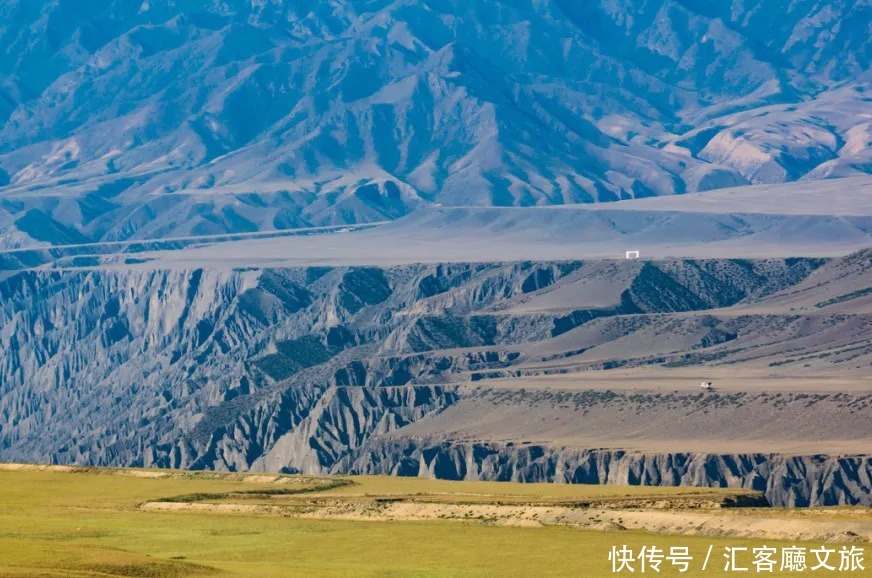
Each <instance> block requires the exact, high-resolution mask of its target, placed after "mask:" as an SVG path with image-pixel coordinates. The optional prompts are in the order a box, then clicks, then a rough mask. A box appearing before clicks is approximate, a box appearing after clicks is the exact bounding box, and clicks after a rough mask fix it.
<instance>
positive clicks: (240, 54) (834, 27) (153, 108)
mask: <svg viewBox="0 0 872 578" xmlns="http://www.w3.org/2000/svg"><path fill="white" fill-rule="evenodd" d="M870 38H872V2H870V1H869V0H767V1H765V2H764V1H762V0H733V1H731V2H726V1H721V2H711V1H706V0H589V1H585V2H574V1H571V0H508V1H505V0H466V1H460V0H414V1H413V0H359V1H339V0H318V1H316V0H296V1H287V0H214V1H208V2H207V1H205V0H142V1H141V2H128V1H122V0H47V1H43V2H31V1H29V0H7V1H6V2H3V3H2V5H0V248H6V249H10V248H20V247H33V246H45V245H64V244H76V243H91V242H98V241H118V240H128V239H170V238H175V237H180V236H198V235H210V234H223V233H228V232H232V233H244V232H255V231H270V230H275V229H289V228H297V227H307V226H319V225H341V224H349V223H365V222H375V221H384V220H393V219H395V218H397V217H400V216H403V215H406V214H408V213H409V212H411V211H413V210H415V209H417V208H420V207H423V206H431V205H444V206H483V207H488V206H539V205H561V204H570V203H591V202H603V201H615V200H619V199H629V198H638V197H648V196H655V195H670V194H682V193H687V192H695V191H705V190H710V189H716V188H723V187H731V186H741V185H746V184H763V183H782V182H792V181H801V180H814V179H823V178H834V177H845V176H854V175H861V174H868V173H869V172H872V106H870V97H872V73H870V59H872V42H870Z"/></svg>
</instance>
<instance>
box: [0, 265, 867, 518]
mask: <svg viewBox="0 0 872 578" xmlns="http://www.w3.org/2000/svg"><path fill="white" fill-rule="evenodd" d="M857 259H858V258H857V257H854V258H853V261H851V262H852V263H854V265H856V267H854V265H852V267H854V269H857V268H858V267H859V269H857V271H854V270H853V269H851V271H849V272H848V273H844V275H848V274H849V273H850V274H851V275H859V274H860V273H862V272H863V271H866V270H867V269H868V268H869V264H868V261H869V260H868V256H866V257H864V258H863V259H860V261H858V260H857ZM861 261H862V262H861ZM857 263H860V264H859V265H857ZM839 267H843V268H844V264H843V263H840V262H838V260H836V261H829V262H825V261H821V260H813V259H787V260H764V261H743V260H707V261H688V260H674V261H664V262H658V263H640V262H634V261H627V262H604V261H603V262H560V263H544V262H543V263H529V262H527V263H510V264H504V263H481V264H458V265H415V266H403V267H393V268H307V269H276V270H234V271H229V270H228V271H215V270H195V271H188V272H185V271H160V270H146V269H137V268H135V267H132V268H129V269H117V270H75V271H72V270H71V271H28V272H22V273H18V274H15V275H12V276H10V277H8V278H7V279H5V280H3V281H2V282H0V460H4V461H32V462H50V463H78V464H93V465H132V466H158V467H175V468H214V469H221V470H252V469H254V470H270V471H279V470H282V471H300V472H307V473H323V472H335V473H340V472H367V473H375V472H385V473H393V474H398V475H432V476H437V477H445V478H452V479H453V478H474V479H517V480H527V481H546V480H548V481H569V482H575V483H641V484H667V485H669V484H679V483H681V484H698V485H726V486H731V487H752V488H755V489H763V488H765V490H766V492H767V496H768V497H769V499H770V501H772V503H774V504H816V503H868V500H869V498H868V496H869V493H870V481H869V479H870V473H869V471H870V465H869V464H870V462H869V458H865V457H857V458H836V457H797V458H788V457H782V456H778V455H762V454H748V455H733V454H730V455H723V456H711V455H703V454H690V453H669V454H655V453H650V454H634V453H627V452H623V451H620V450H608V451H606V450H592V449H589V448H590V447H591V446H578V447H575V448H570V449H566V448H563V449H561V448H559V447H557V446H556V445H554V444H551V445H549V444H541V443H536V444H526V445H524V444H520V443H516V444H515V445H511V444H508V443H496V442H493V441H488V440H487V439H485V441H481V442H479V440H476V439H469V438H464V437H461V436H459V435H456V432H453V431H451V428H450V427H448V428H444V429H442V430H441V431H440V436H441V437H440V436H437V437H435V438H434V437H433V435H432V434H433V432H430V434H428V436H429V437H427V438H426V439H427V441H426V442H423V441H421V439H423V438H420V437H415V436H412V435H409V434H408V432H407V431H406V430H407V429H408V428H409V427H411V426H412V425H414V424H420V423H422V422H423V421H425V420H428V419H431V418H432V417H433V416H438V415H448V413H446V412H448V411H449V410H453V409H455V408H457V407H458V404H459V403H460V402H461V401H462V400H464V399H467V398H469V397H470V396H471V395H476V394H475V393H474V392H475V389H474V388H471V387H470V386H469V384H470V383H477V382H479V381H483V382H487V380H488V379H489V378H491V377H505V376H537V375H538V376H541V375H545V374H549V373H561V372H568V371H581V370H585V371H590V370H599V369H604V368H609V367H648V366H661V365H672V366H681V365H694V364H699V363H709V364H712V363H727V364H742V363H746V362H747V360H760V359H763V360H769V359H771V360H772V362H771V363H783V362H785V361H784V360H785V358H784V355H786V353H785V352H791V353H790V355H793V356H794V357H795V360H794V359H793V358H789V359H788V361H786V362H787V363H809V361H808V360H810V359H818V360H823V359H825V360H826V363H837V364H838V363H849V362H850V363H851V364H854V365H856V364H858V363H860V364H866V365H868V364H869V363H870V361H872V346H870V345H869V339H868V331H867V330H866V329H865V328H866V327H867V326H868V324H869V322H870V319H872V318H870V316H869V315H867V314H866V313H865V312H864V310H859V311H857V310H852V311H849V312H846V313H845V312H841V311H835V312H833V313H828V311H829V309H827V308H832V307H840V306H841V305H840V304H841V303H843V302H847V303H848V305H850V304H851V299H852V298H848V297H850V295H848V297H845V298H844V299H841V298H840V299H841V301H839V300H836V301H834V303H836V305H830V304H825V305H823V306H822V307H823V309H824V313H825V314H824V315H821V314H817V315H809V314H807V313H804V312H802V311H800V310H798V311H793V310H789V311H784V312H779V311H776V310H773V309H772V308H771V307H770V308H768V309H766V310H764V311H761V312H760V313H756V312H750V313H749V312H745V313H742V314H735V313H733V314H728V315H725V314H721V313H718V312H717V311H716V310H717V309H718V308H724V307H730V306H733V305H736V304H753V303H755V302H756V301H759V300H761V299H766V298H768V297H769V296H772V295H778V294H781V293H784V294H786V295H789V294H791V293H790V292H791V291H793V290H794V289H793V288H794V287H797V286H798V285H800V284H803V283H805V284H806V285H807V286H812V287H813V286H814V278H813V277H814V276H815V275H819V274H821V273H820V272H821V271H824V272H826V271H829V270H839V269H838V268H839ZM839 271H840V270H839ZM845 271H847V269H845ZM858 271H859V272H858ZM831 272H832V271H831ZM840 274H842V273H840ZM860 295H862V294H860ZM831 301H832V300H831ZM826 331H829V332H835V333H837V334H838V337H833V338H829V337H828V338H827V339H826V340H818V341H814V342H812V341H811V340H814V339H815V337H816V336H817V335H819V334H821V332H826ZM616 344H617V345H616ZM800 345H801V347H800ZM799 351H801V354H800V353H796V352H799ZM487 387H491V386H487ZM511 395H512V396H515V397H517V396H520V398H519V399H517V400H515V401H513V403H516V404H518V403H520V404H525V403H533V401H535V399H537V398H535V399H534V397H530V396H527V397H524V396H525V395H526V394H524V393H523V392H520V393H519V392H514V393H512V394H511ZM566 395H568V394H564V393H560V392H557V396H558V398H559V399H561V400H563V399H564V398H565V397H566ZM694 395H695V394H694ZM595 397H596V396H594V398H595ZM606 397H607V398H608V396H606ZM849 397H850V396H849ZM494 399H497V400H499V399H500V398H499V396H497V397H495V398H494ZM513 399H514V397H513ZM567 399H568V398H567ZM592 399H593V398H592ZM609 399H610V400H611V401H608V403H611V404H612V405H614V404H618V405H621V404H625V403H626V404H629V403H631V401H632V400H628V399H625V400H623V401H622V400H621V399H623V398H620V399H619V398H615V397H612V398H609ZM693 399H694V400H695V399H696V398H695V397H694V398H693ZM712 399H713V398H712ZM594 401H596V400H595V399H594ZM697 401H698V400H697ZM697 401H693V400H691V401H688V400H681V399H670V400H667V401H666V402H665V403H666V404H667V405H664V406H663V407H664V408H666V409H669V408H671V407H673V406H674V407H676V408H678V407H683V406H682V405H681V404H685V405H687V404H688V403H697ZM733 401H735V400H731V399H727V398H724V399H722V400H720V401H719V403H720V404H730V403H733ZM836 401H837V402H838V403H839V404H842V406H844V408H845V410H844V411H846V412H847V411H850V412H851V415H853V416H855V418H856V419H861V418H862V417H863V416H864V415H866V416H868V415H869V412H870V407H872V399H870V398H867V397H863V396H858V395H855V396H853V397H850V399H848V398H845V399H843V400H836ZM788 402H789V403H788ZM561 403H562V402H561ZM585 403H586V402H585ZM632 403H637V402H636V401H632ZM755 403H759V404H764V405H765V404H768V405H767V407H769V406H771V407H772V408H773V411H781V410H782V408H783V407H787V406H790V407H794V406H796V404H797V403H799V401H798V400H793V399H790V400H786V401H785V400H783V399H781V398H778V397H777V396H774V397H773V398H772V399H768V398H767V399H761V400H757V401H756V402H755ZM785 403H786V404H787V405H786V406H785V405H783V404H785ZM803 403H805V402H803ZM834 403H835V402H834ZM790 404H793V405H790ZM576 405H577V403H576ZM555 407H556V406H555ZM809 407H811V408H812V409H811V410H809V411H813V410H814V409H815V408H814V407H812V404H811V403H809ZM834 407H836V406H834ZM839 407H841V406H839ZM546 409H547V408H546ZM837 409H838V407H836V410H837ZM495 411H500V409H499V405H497V406H496V409H495ZM664 411H665V410H664ZM700 411H707V410H706V409H705V408H703V407H700ZM834 411H835V410H834ZM631 413H632V412H628V414H627V415H630V414H631ZM637 419H644V418H637ZM867 421H868V420H867ZM579 423H583V422H579ZM852 423H853V422H852ZM858 423H859V422H858ZM518 427H519V428H521V429H520V430H519V431H518V432H516V434H515V435H516V436H517V442H521V441H523V439H524V438H523V436H524V435H525V433H524V430H523V427H522V424H518ZM525 427H526V426H525ZM858 435H865V433H863V432H861V433H860V434H858ZM505 439H514V437H510V438H505Z"/></svg>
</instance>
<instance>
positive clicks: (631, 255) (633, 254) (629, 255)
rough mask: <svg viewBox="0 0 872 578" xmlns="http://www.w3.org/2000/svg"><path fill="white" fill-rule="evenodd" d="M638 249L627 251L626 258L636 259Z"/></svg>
mask: <svg viewBox="0 0 872 578" xmlns="http://www.w3.org/2000/svg"><path fill="white" fill-rule="evenodd" d="M638 258H639V251H627V259H638Z"/></svg>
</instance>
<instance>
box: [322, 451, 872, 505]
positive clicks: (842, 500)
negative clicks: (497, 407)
mask: <svg viewBox="0 0 872 578" xmlns="http://www.w3.org/2000/svg"><path fill="white" fill-rule="evenodd" d="M334 469H336V470H338V471H347V472H350V473H360V474H386V475H395V476H396V475H400V476H424V477H431V478H439V479H446V480H491V481H515V482H559V483H567V484H632V485H645V486H678V485H691V486H706V487H721V488H745V489H751V490H757V491H762V492H763V493H764V495H765V496H766V499H767V500H768V502H769V504H771V505H774V506H818V505H863V506H872V493H870V492H872V457H869V456H840V457H831V456H822V455H815V456H784V455H763V454H732V455H724V454H721V455H718V454H688V453H666V454H646V453H638V452H626V451H623V450H578V449H572V448H550V447H543V446H538V445H520V446H519V445H490V444H454V443H451V442H442V443H432V444H427V443H419V444H416V443H414V442H411V441H400V442H396V443H392V444H390V443H383V444H378V445H376V446H375V447H369V448H362V449H360V450H357V451H355V452H354V453H353V454H352V455H351V456H349V457H348V459H347V460H346V461H345V462H344V463H342V464H339V466H338V467H335V468H334Z"/></svg>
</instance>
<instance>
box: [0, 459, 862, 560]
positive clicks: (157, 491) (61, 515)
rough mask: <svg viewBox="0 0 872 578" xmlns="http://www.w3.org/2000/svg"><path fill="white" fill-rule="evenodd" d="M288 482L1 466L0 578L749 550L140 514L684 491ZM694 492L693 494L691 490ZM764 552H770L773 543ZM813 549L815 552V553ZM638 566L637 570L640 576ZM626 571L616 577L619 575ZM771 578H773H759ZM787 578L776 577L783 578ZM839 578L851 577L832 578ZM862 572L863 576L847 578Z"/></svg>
mask: <svg viewBox="0 0 872 578" xmlns="http://www.w3.org/2000/svg"><path fill="white" fill-rule="evenodd" d="M349 479H351V480H352V481H353V482H354V483H353V485H348V486H339V487H335V488H332V489H329V488H327V489H325V488H326V486H324V483H325V481H324V479H314V478H297V479H293V480H292V481H290V483H287V484H281V485H279V484H264V483H252V482H251V481H246V478H245V477H244V476H238V475H237V476H229V477H226V478H225V477H221V476H210V475H208V474H185V473H175V474H171V475H170V476H168V477H140V476H135V475H129V474H128V473H126V472H124V471H114V470H87V471H73V472H57V471H38V470H18V471H7V470H3V469H0V576H20V577H23V576H27V577H34V576H140V577H182V576H250V577H258V576H591V577H598V576H612V575H613V574H612V573H611V563H610V562H609V561H608V559H607V555H608V552H609V550H610V548H611V547H612V546H613V545H618V546H620V545H623V544H627V545H628V546H630V547H631V548H634V549H636V550H638V548H639V547H641V546H643V545H655V546H658V547H660V548H668V547H669V546H672V545H680V546H688V547H690V549H691V553H692V554H694V555H695V557H698V562H697V564H701V561H702V558H704V555H705V552H706V550H707V549H708V546H709V545H714V547H715V552H716V554H715V557H716V558H717V559H714V558H713V567H710V568H709V570H708V571H706V572H705V573H702V572H700V571H699V570H698V569H696V570H692V571H691V572H688V573H685V574H678V573H676V572H667V573H663V574H660V575H666V576H669V575H672V576H678V575H681V576H722V575H726V573H724V572H723V571H722V564H723V561H722V560H721V559H720V554H719V553H720V552H721V551H722V549H723V547H724V546H759V545H761V544H762V542H760V541H753V542H752V541H748V540H741V539H725V538H709V537H703V536H690V537H688V536H662V535H652V534H646V533H642V532H630V531H623V532H595V531H582V530H577V529H574V528H569V527H543V528H522V527H508V526H489V525H486V524H482V523H479V522H475V521H469V522H459V521H438V522H436V521H434V522H382V521H371V522H370V521H346V520H314V519H300V518H293V517H282V516H274V515H264V514H246V513H232V514H228V513H218V512H190V511H183V512H181V511H180V512H147V511H142V510H140V509H139V506H140V504H142V503H144V502H148V501H156V500H160V499H167V498H173V497H175V496H181V495H189V496H190V495H207V496H208V495H228V494H238V493H242V492H252V491H258V490H263V489H268V490H273V491H274V490H277V489H287V490H288V491H293V492H296V491H299V490H301V489H307V488H309V489H314V490H316V491H318V492H322V493H325V492H326V493H331V494H341V493H346V494H356V495H398V494H403V495H419V494H433V495H444V494H452V493H457V494H462V495H469V494H478V495H480V496H492V497H494V499H496V497H498V496H529V497H534V498H544V497H548V496H558V497H561V498H573V499H574V498H579V499H580V498H584V497H585V496H591V495H599V496H604V495H614V496H625V495H628V494H629V495H642V494H644V493H646V492H647V493H648V494H650V495H659V494H675V493H678V492H682V491H685V492H686V491H688V490H687V489H683V490H682V489H676V488H639V487H631V488H630V487H616V486H559V485H548V484H530V485H526V484H501V483H467V482H441V481H438V482H437V481H427V480H420V479H398V478H377V477H364V478H349ZM690 491H691V492H693V493H698V492H699V490H698V489H691V490H690ZM768 545H777V544H776V543H774V542H771V543H769V544H768ZM815 546H819V544H815ZM638 573H639V572H638V570H637V572H636V574H637V575H638ZM625 575H626V574H625ZM768 575H770V576H778V575H779V574H778V573H777V572H776V573H774V574H768ZM785 575H786V574H785ZM838 575H839V576H850V574H847V573H839V574H838ZM859 575H863V574H858V576H859Z"/></svg>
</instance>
